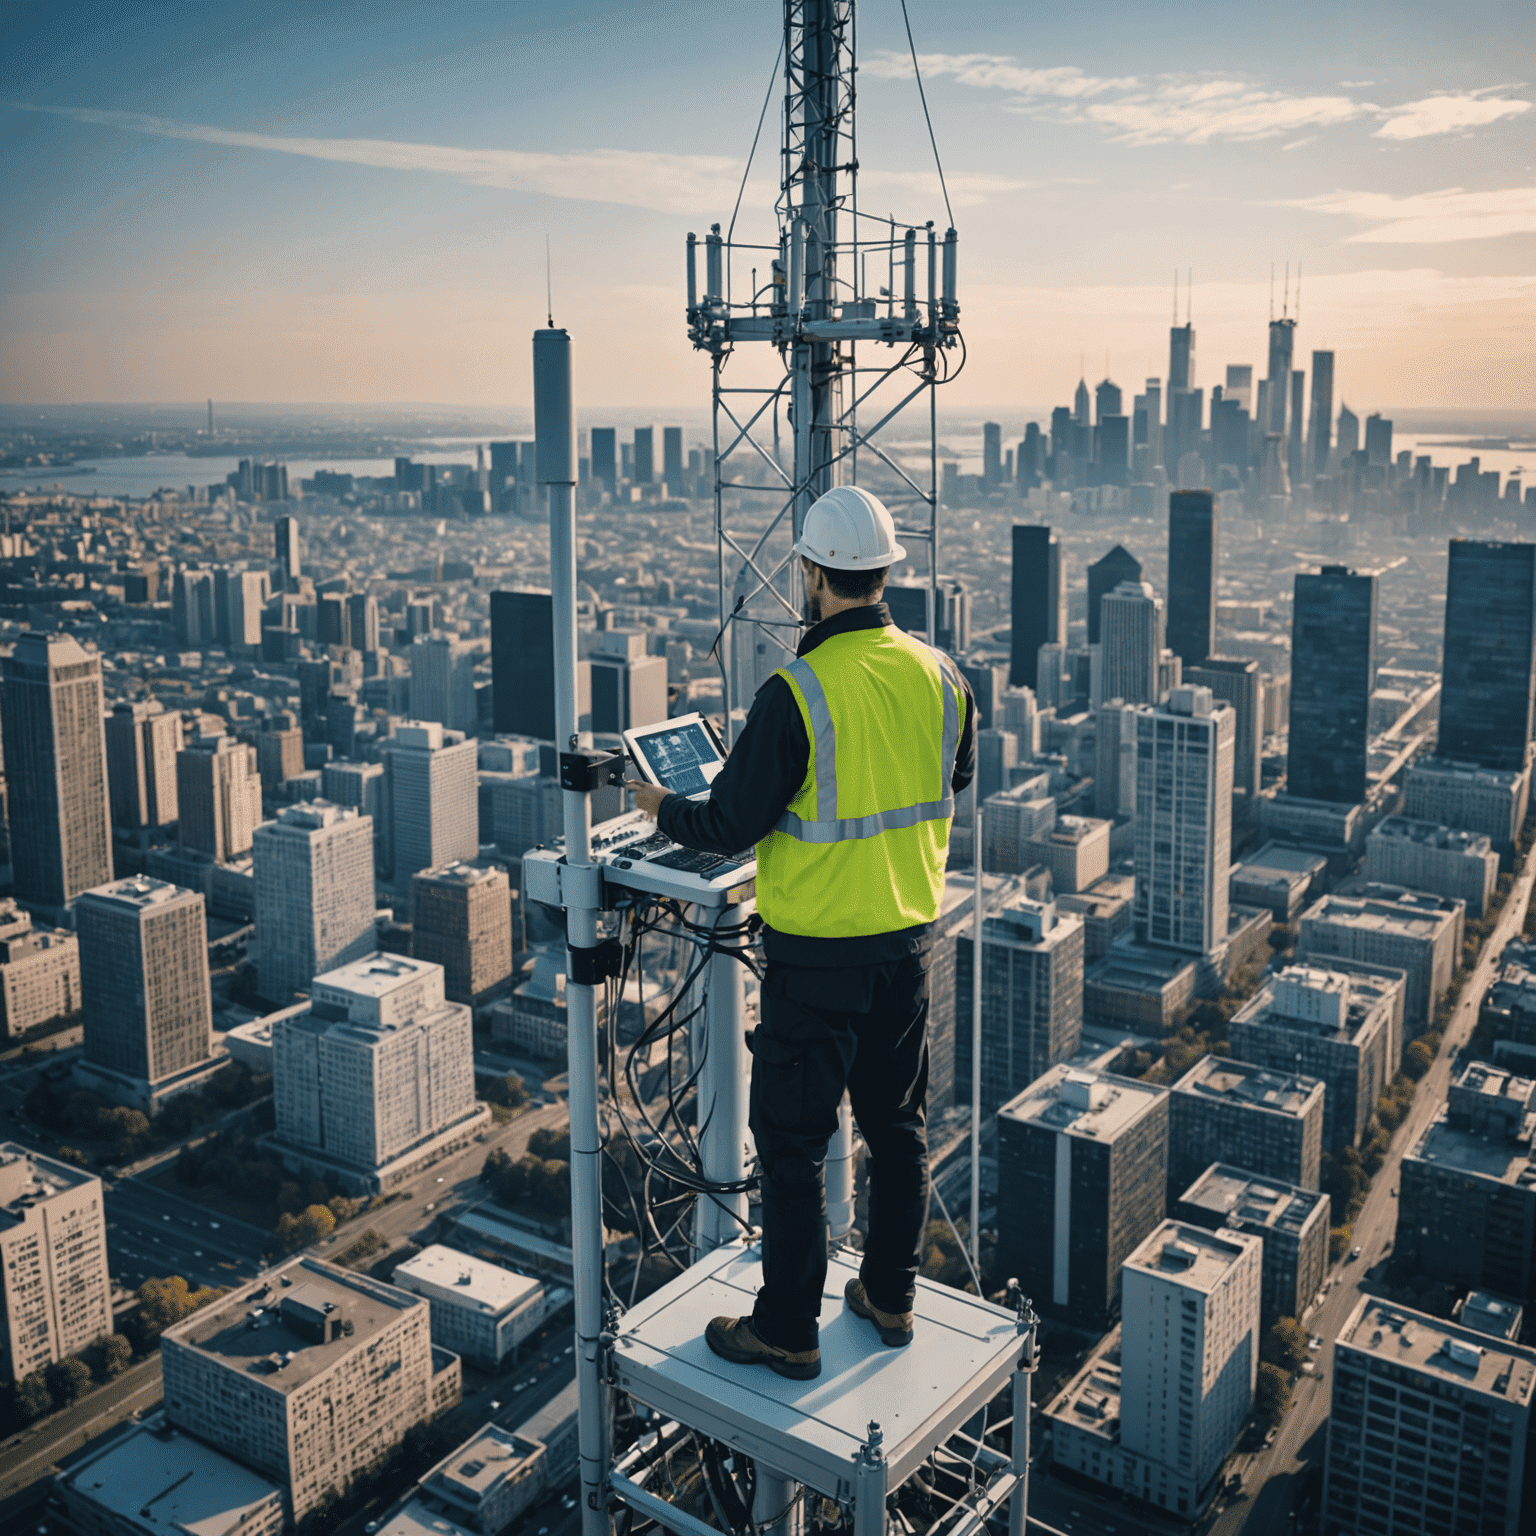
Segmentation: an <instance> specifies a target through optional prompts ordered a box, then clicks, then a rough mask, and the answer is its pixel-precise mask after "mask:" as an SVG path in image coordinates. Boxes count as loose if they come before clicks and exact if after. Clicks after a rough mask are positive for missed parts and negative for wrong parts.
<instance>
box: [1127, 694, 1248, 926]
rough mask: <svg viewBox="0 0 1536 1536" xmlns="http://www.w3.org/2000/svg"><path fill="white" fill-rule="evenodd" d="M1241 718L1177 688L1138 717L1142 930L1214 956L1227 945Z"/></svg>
mask: <svg viewBox="0 0 1536 1536" xmlns="http://www.w3.org/2000/svg"><path fill="white" fill-rule="evenodd" d="M1234 733H1235V716H1234V714H1233V710H1232V707H1231V706H1230V705H1228V704H1219V703H1216V702H1215V701H1213V700H1212V698H1211V691H1210V689H1209V688H1183V687H1180V688H1175V689H1173V690H1172V692H1171V693H1170V694H1169V695H1168V702H1167V703H1166V704H1159V705H1158V706H1157V707H1156V708H1150V707H1145V706H1144V707H1142V708H1141V709H1139V710H1138V711H1137V716H1136V932H1137V935H1138V937H1140V938H1142V939H1144V940H1145V941H1147V942H1148V943H1152V944H1163V945H1167V946H1168V947H1170V948H1172V949H1182V950H1189V951H1193V952H1197V953H1200V954H1210V953H1211V952H1212V951H1213V950H1214V949H1215V948H1216V946H1217V945H1218V944H1221V943H1223V942H1224V941H1225V939H1226V937H1227V923H1228V914H1229V905H1228V890H1227V875H1228V869H1229V865H1230V863H1231V848H1232V760H1233V736H1234Z"/></svg>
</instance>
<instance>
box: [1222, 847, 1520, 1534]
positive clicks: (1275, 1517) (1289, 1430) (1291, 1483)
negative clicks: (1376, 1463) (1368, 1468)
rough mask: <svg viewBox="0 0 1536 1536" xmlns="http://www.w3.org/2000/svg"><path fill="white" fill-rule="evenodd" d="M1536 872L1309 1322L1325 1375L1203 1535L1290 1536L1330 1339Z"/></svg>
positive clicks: (1370, 1274) (1390, 1233)
mask: <svg viewBox="0 0 1536 1536" xmlns="http://www.w3.org/2000/svg"><path fill="white" fill-rule="evenodd" d="M1533 873H1536V849H1533V850H1532V852H1531V853H1530V854H1527V856H1526V859H1525V863H1524V867H1523V868H1522V869H1521V871H1520V873H1519V875H1518V876H1517V877H1516V879H1515V883H1514V886H1513V888H1512V889H1511V891H1510V893H1509V899H1508V900H1507V901H1506V902H1505V904H1504V910H1503V913H1502V914H1501V916H1500V918H1499V925H1498V927H1497V928H1495V929H1494V931H1493V933H1492V934H1491V935H1490V936H1489V938H1488V941H1487V943H1485V944H1484V945H1483V951H1482V955H1481V956H1480V958H1479V960H1478V963H1477V965H1476V967H1475V968H1474V970H1473V971H1472V972H1471V974H1470V975H1469V976H1468V977H1467V979H1466V982H1465V984H1464V985H1463V987H1462V989H1461V1000H1460V1002H1459V1003H1458V1004H1457V1005H1456V1011H1455V1013H1454V1014H1452V1016H1451V1020H1450V1023H1449V1024H1448V1025H1447V1026H1446V1030H1445V1037H1444V1039H1443V1040H1442V1041H1441V1043H1440V1051H1439V1054H1438V1055H1437V1056H1436V1057H1435V1060H1434V1063H1433V1065H1432V1066H1431V1067H1430V1069H1429V1071H1428V1072H1427V1073H1425V1075H1424V1078H1423V1080H1422V1081H1421V1082H1420V1084H1419V1091H1418V1093H1417V1094H1416V1095H1415V1097H1414V1101H1413V1108H1412V1110H1410V1111H1409V1114H1408V1118H1407V1119H1406V1120H1405V1121H1404V1122H1403V1124H1402V1125H1401V1126H1399V1127H1398V1130H1397V1134H1396V1135H1395V1136H1394V1137H1393V1138H1392V1145H1391V1147H1390V1148H1389V1150H1388V1152H1387V1156H1386V1160H1385V1161H1384V1162H1383V1163H1382V1165H1381V1171H1380V1172H1379V1173H1378V1174H1377V1175H1376V1177H1375V1179H1374V1180H1373V1181H1372V1184H1371V1191H1370V1193H1369V1194H1368V1195H1367V1196H1366V1200H1365V1205H1364V1207H1363V1208H1362V1210H1361V1212H1360V1215H1359V1216H1358V1217H1357V1218H1356V1220H1355V1242H1356V1243H1357V1244H1358V1245H1359V1247H1360V1249H1361V1254H1360V1257H1359V1258H1358V1259H1355V1260H1353V1261H1351V1260H1349V1259H1345V1260H1344V1261H1343V1262H1341V1263H1339V1264H1337V1265H1335V1266H1334V1268H1333V1271H1332V1276H1333V1278H1332V1283H1331V1286H1330V1289H1329V1291H1328V1295H1327V1298H1326V1299H1325V1300H1324V1302H1323V1304H1322V1306H1321V1307H1319V1308H1318V1309H1317V1311H1316V1312H1314V1313H1313V1314H1312V1315H1311V1316H1310V1317H1309V1318H1308V1319H1307V1320H1306V1324H1307V1328H1308V1330H1309V1331H1310V1332H1312V1333H1315V1334H1321V1335H1322V1337H1323V1347H1322V1349H1321V1350H1320V1351H1319V1352H1318V1354H1317V1355H1316V1356H1315V1357H1314V1358H1315V1359H1316V1360H1317V1362H1318V1369H1319V1371H1320V1372H1321V1373H1322V1375H1321V1379H1320V1380H1316V1381H1314V1380H1311V1379H1309V1378H1307V1377H1302V1378H1301V1379H1300V1381H1299V1383H1298V1385H1297V1388H1296V1392H1295V1397H1294V1399H1293V1402H1292V1407H1291V1411H1290V1412H1289V1413H1288V1414H1287V1415H1286V1417H1285V1419H1284V1420H1283V1421H1282V1423H1281V1426H1280V1433H1279V1435H1278V1436H1277V1437H1276V1439H1275V1443H1274V1445H1273V1446H1271V1447H1270V1449H1269V1450H1268V1451H1265V1452H1262V1453H1260V1454H1259V1455H1258V1456H1255V1457H1251V1458H1239V1461H1238V1464H1237V1466H1236V1468H1235V1470H1238V1471H1241V1472H1242V1474H1243V1482H1244V1485H1245V1486H1246V1487H1248V1488H1253V1489H1257V1490H1258V1492H1257V1493H1256V1494H1255V1495H1254V1496H1253V1497H1251V1498H1249V1497H1248V1496H1246V1495H1245V1496H1242V1497H1240V1498H1239V1499H1238V1500H1237V1501H1236V1502H1235V1503H1233V1504H1231V1505H1230V1506H1228V1507H1227V1508H1226V1509H1224V1510H1223V1511H1222V1512H1221V1513H1220V1514H1219V1515H1218V1516H1217V1518H1216V1519H1215V1520H1214V1521H1213V1522H1210V1523H1209V1526H1208V1529H1207V1530H1206V1533H1205V1536H1234V1533H1235V1532H1237V1531H1243V1532H1245V1533H1246V1536H1290V1532H1291V1529H1292V1526H1291V1522H1290V1513H1291V1508H1292V1505H1293V1502H1294V1495H1295V1493H1296V1488H1297V1480H1298V1478H1299V1477H1300V1476H1301V1474H1302V1472H1303V1471H1304V1470H1305V1469H1306V1468H1309V1467H1311V1468H1316V1469H1318V1471H1319V1472H1320V1471H1321V1468H1322V1464H1323V1427H1324V1425H1325V1424H1326V1422H1327V1418H1328V1411H1329V1404H1330V1402H1331V1397H1332V1394H1331V1388H1330V1386H1329V1383H1330V1382H1331V1381H1332V1379H1333V1341H1334V1340H1335V1339H1336V1338H1337V1337H1338V1336H1339V1334H1340V1332H1342V1330H1343V1327H1344V1324H1345V1323H1346V1322H1348V1320H1349V1316H1350V1314H1351V1313H1352V1312H1353V1311H1354V1310H1355V1306H1356V1304H1357V1303H1358V1302H1359V1300H1360V1298H1361V1297H1362V1296H1363V1295H1367V1294H1371V1293H1372V1292H1373V1291H1375V1289H1376V1287H1375V1285H1374V1283H1373V1282H1374V1281H1375V1280H1377V1279H1379V1268H1380V1265H1381V1261H1382V1259H1383V1258H1384V1257H1385V1255H1386V1253H1387V1252H1388V1250H1389V1249H1390V1248H1391V1246H1392V1241H1393V1238H1394V1237H1395V1235H1396V1232H1397V1198H1396V1191H1397V1189H1398V1168H1399V1165H1400V1164H1401V1162H1402V1160H1403V1156H1404V1154H1405V1153H1407V1152H1409V1151H1411V1150H1412V1149H1413V1148H1414V1147H1415V1146H1417V1145H1418V1142H1419V1140H1420V1138H1421V1137H1422V1136H1423V1134H1424V1132H1425V1131H1426V1130H1427V1129H1428V1128H1429V1123H1430V1121H1431V1120H1433V1119H1434V1117H1435V1116H1436V1114H1438V1113H1439V1111H1440V1107H1441V1105H1443V1104H1444V1103H1445V1101H1446V1097H1447V1091H1448V1089H1449V1087H1450V1080H1451V1075H1452V1073H1453V1071H1454V1070H1455V1061H1456V1054H1457V1052H1459V1051H1460V1050H1461V1049H1462V1048H1463V1047H1464V1046H1465V1045H1466V1044H1467V1042H1468V1040H1470V1039H1471V1037H1472V1031H1473V1030H1474V1029H1475V1028H1476V1026H1477V1012H1478V1007H1479V1005H1480V1004H1481V1002H1482V999H1483V995H1484V993H1486V992H1487V990H1488V988H1489V986H1490V985H1492V983H1493V979H1494V972H1495V966H1496V962H1497V959H1498V957H1499V956H1500V955H1502V953H1503V951H1504V946H1505V945H1506V944H1507V943H1508V942H1509V940H1510V939H1512V938H1513V937H1514V936H1515V934H1517V933H1518V932H1519V931H1520V926H1521V924H1522V922H1523V921H1524V918H1525V908H1526V903H1527V902H1528V901H1529V900H1530V895H1531V884H1532V877H1533Z"/></svg>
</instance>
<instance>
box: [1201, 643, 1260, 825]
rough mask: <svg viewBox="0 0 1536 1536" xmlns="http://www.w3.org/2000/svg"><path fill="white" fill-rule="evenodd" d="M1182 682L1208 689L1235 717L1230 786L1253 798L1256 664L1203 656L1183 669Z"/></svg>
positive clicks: (1256, 770) (1236, 658) (1256, 756)
mask: <svg viewBox="0 0 1536 1536" xmlns="http://www.w3.org/2000/svg"><path fill="white" fill-rule="evenodd" d="M1182 681H1183V682H1185V683H1189V684H1192V685H1193V686H1195V687H1198V688H1209V689H1210V690H1211V697H1212V698H1215V699H1222V700H1225V702H1226V703H1228V704H1230V705H1231V706H1232V709H1233V711H1234V713H1235V715H1236V717H1237V718H1236V728H1235V735H1234V738H1233V739H1234V743H1235V750H1234V753H1233V758H1232V787H1233V788H1234V789H1240V790H1242V792H1243V793H1244V794H1245V795H1247V796H1248V799H1249V801H1250V803H1251V802H1252V801H1253V800H1254V797H1255V796H1257V794H1258V792H1259V789H1260V786H1261V783H1262V771H1263V765H1264V678H1263V675H1262V674H1261V673H1260V671H1259V664H1258V662H1256V661H1253V660H1252V659H1250V658H1248V657H1243V656H1207V657H1206V658H1205V660H1204V661H1203V662H1201V663H1200V665H1199V666H1197V667H1190V666H1186V667H1185V668H1184V675H1183V678H1182Z"/></svg>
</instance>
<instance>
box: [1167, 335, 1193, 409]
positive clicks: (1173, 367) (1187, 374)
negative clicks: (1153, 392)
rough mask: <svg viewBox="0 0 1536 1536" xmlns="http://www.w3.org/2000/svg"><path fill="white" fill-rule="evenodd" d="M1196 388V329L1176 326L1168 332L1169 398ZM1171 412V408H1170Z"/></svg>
mask: <svg viewBox="0 0 1536 1536" xmlns="http://www.w3.org/2000/svg"><path fill="white" fill-rule="evenodd" d="M1194 387H1195V328H1194V326H1193V325H1175V326H1173V327H1172V328H1171V329H1170V330H1169V332H1168V397H1169V400H1170V402H1171V401H1172V398H1173V396H1175V395H1178V394H1183V393H1184V392H1185V391H1186V390H1190V389H1193V388H1194ZM1170 410H1171V406H1170Z"/></svg>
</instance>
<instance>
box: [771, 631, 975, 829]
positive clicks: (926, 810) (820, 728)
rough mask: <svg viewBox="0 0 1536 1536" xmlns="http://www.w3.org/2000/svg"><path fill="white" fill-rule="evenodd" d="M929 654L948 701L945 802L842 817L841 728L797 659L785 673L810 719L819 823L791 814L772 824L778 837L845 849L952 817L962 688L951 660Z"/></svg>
mask: <svg viewBox="0 0 1536 1536" xmlns="http://www.w3.org/2000/svg"><path fill="white" fill-rule="evenodd" d="M925 649H928V650H930V651H931V652H932V655H933V657H934V659H935V660H936V661H937V662H938V664H939V689H940V692H941V693H942V694H943V697H944V728H943V736H942V744H941V747H940V753H939V767H940V772H941V773H942V775H943V777H942V780H941V784H942V788H943V792H944V793H943V798H942V799H940V800H925V801H922V802H920V803H919V804H917V805H903V806H898V807H896V808H894V809H892V810H888V811H877V812H876V813H875V814H874V815H872V816H851V817H839V816H838V814H837V727H836V726H835V725H834V724H833V723H832V711H831V710H830V709H829V708H828V707H827V695H826V693H825V692H824V690H823V689H822V686H821V679H820V678H818V677H817V676H816V674H815V672H814V671H812V669H811V666H810V663H809V662H807V661H806V660H805V659H804V658H803V657H797V658H796V659H795V660H794V661H792V662H789V663H788V664H787V665H786V666H785V667H784V669H783V670H784V671H785V672H787V673H789V674H790V676H792V677H793V678H794V680H795V683H796V685H797V686H798V688H799V689H800V696H801V697H802V698H803V699H804V700H805V707H806V709H807V710H808V711H809V713H810V717H811V733H812V738H813V747H814V753H813V755H814V757H815V760H816V819H815V820H814V821H806V820H805V819H804V818H802V817H800V816H797V815H796V814H795V813H794V812H793V811H788V810H787V811H785V812H784V814H783V815H782V816H780V817H779V819H778V821H777V822H776V823H775V824H774V831H776V832H783V833H785V834H786V835H787V836H789V837H792V838H794V839H795V840H796V841H797V842H801V843H843V842H852V841H855V840H857V839H859V838H865V837H878V836H879V835H880V834H881V833H882V832H895V831H899V830H900V829H902V828H904V827H915V826H917V825H918V823H919V822H924V821H940V820H944V819H947V818H948V817H950V816H952V815H954V811H955V797H954V792H953V789H952V788H951V783H952V781H953V779H954V776H955V758H956V756H957V755H958V754H959V751H960V698H959V684H958V683H957V682H956V680H955V678H954V676H953V673H952V671H951V667H950V663H949V658H948V657H947V656H945V655H944V654H943V653H942V652H941V651H938V650H935V649H933V648H932V647H925Z"/></svg>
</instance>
